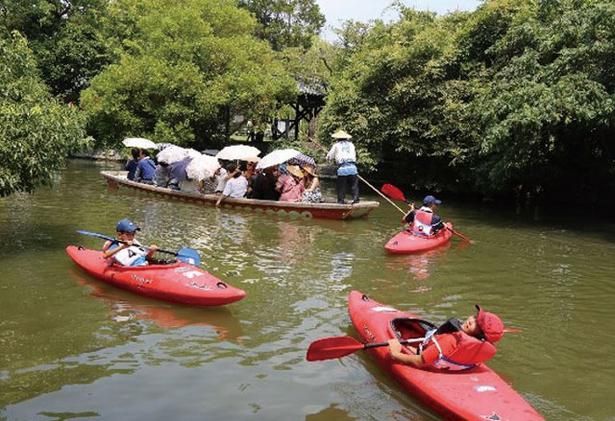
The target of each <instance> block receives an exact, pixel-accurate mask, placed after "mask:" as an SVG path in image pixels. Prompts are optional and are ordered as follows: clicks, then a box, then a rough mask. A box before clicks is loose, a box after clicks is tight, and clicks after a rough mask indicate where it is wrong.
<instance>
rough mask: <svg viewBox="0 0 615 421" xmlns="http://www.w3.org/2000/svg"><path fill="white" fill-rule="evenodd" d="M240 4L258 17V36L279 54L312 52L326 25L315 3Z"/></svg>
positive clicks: (243, 0) (272, 0) (261, 0)
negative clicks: (290, 49) (297, 50)
mask: <svg viewBox="0 0 615 421" xmlns="http://www.w3.org/2000/svg"><path fill="white" fill-rule="evenodd" d="M239 4H240V6H242V7H244V8H246V9H248V10H249V11H250V12H252V13H253V14H254V16H255V17H256V20H257V21H258V23H259V26H258V28H257V31H256V33H257V35H258V36H259V38H261V39H264V40H267V41H269V43H270V44H271V47H272V48H273V49H274V50H276V51H281V50H283V49H285V48H288V47H301V48H304V49H308V48H309V47H310V46H311V44H312V40H313V37H314V35H318V34H319V33H320V29H321V28H322V26H323V25H324V24H325V17H324V16H323V14H322V13H321V12H320V8H319V7H318V4H316V1H315V0H239Z"/></svg>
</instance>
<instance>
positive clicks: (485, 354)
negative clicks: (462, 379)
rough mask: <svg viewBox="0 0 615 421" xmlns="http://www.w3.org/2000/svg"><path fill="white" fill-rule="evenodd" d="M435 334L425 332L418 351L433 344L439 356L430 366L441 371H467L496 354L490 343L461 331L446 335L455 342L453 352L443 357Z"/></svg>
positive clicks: (433, 332) (433, 331)
mask: <svg viewBox="0 0 615 421" xmlns="http://www.w3.org/2000/svg"><path fill="white" fill-rule="evenodd" d="M435 333H436V330H432V331H429V332H427V334H426V335H425V340H424V341H423V343H422V344H421V346H420V350H421V351H422V349H423V348H424V347H425V346H427V345H429V344H433V346H435V347H436V348H438V351H439V354H440V355H439V357H438V359H437V360H436V361H435V362H434V363H433V364H432V365H433V366H434V367H435V368H438V369H441V370H450V371H460V370H468V369H470V368H473V367H475V366H476V365H478V364H480V363H483V362H485V361H487V360H489V359H491V358H492V357H493V356H494V355H495V353H496V348H495V346H494V345H493V344H492V343H491V342H487V341H483V340H480V339H478V338H475V337H474V336H470V335H468V334H467V333H465V332H462V331H457V332H452V333H448V335H453V336H454V337H455V340H456V341H457V346H456V347H455V350H454V351H453V352H452V353H451V354H450V355H443V354H442V349H441V348H440V345H439V344H438V340H437V338H436V335H435Z"/></svg>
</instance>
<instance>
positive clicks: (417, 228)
mask: <svg viewBox="0 0 615 421" xmlns="http://www.w3.org/2000/svg"><path fill="white" fill-rule="evenodd" d="M441 204H442V201H441V200H438V199H436V198H435V197H434V196H432V195H427V196H425V198H424V199H423V206H421V207H420V208H419V210H416V209H414V203H410V205H409V206H410V211H409V212H408V213H406V214H405V215H404V217H403V218H402V219H401V222H402V223H403V222H405V223H408V224H410V226H409V227H408V230H409V231H411V232H412V233H413V234H416V235H420V236H431V235H435V234H436V233H437V232H438V231H439V230H441V229H442V228H444V223H443V222H442V218H440V215H437V214H436V210H437V209H438V206H439V205H441Z"/></svg>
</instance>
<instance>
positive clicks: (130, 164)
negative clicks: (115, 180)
mask: <svg viewBox="0 0 615 421" xmlns="http://www.w3.org/2000/svg"><path fill="white" fill-rule="evenodd" d="M130 154H131V155H132V159H129V160H128V161H127V162H126V165H124V169H125V170H126V171H128V174H127V175H126V178H127V179H129V180H131V181H132V180H134V179H135V172H136V171H137V165H139V149H138V148H132V149H131V150H130Z"/></svg>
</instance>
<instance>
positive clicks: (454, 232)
mask: <svg viewBox="0 0 615 421" xmlns="http://www.w3.org/2000/svg"><path fill="white" fill-rule="evenodd" d="M445 227H446V229H447V230H449V231H450V232H452V233H453V234H455V235H456V236H458V237H459V238H461V239H462V240H463V241H467V242H468V243H472V240H470V239H469V238H468V237H466V236H465V235H462V234H460V233H459V232H458V231H455V230H454V229H452V228H451V227H449V226H448V225H445Z"/></svg>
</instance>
